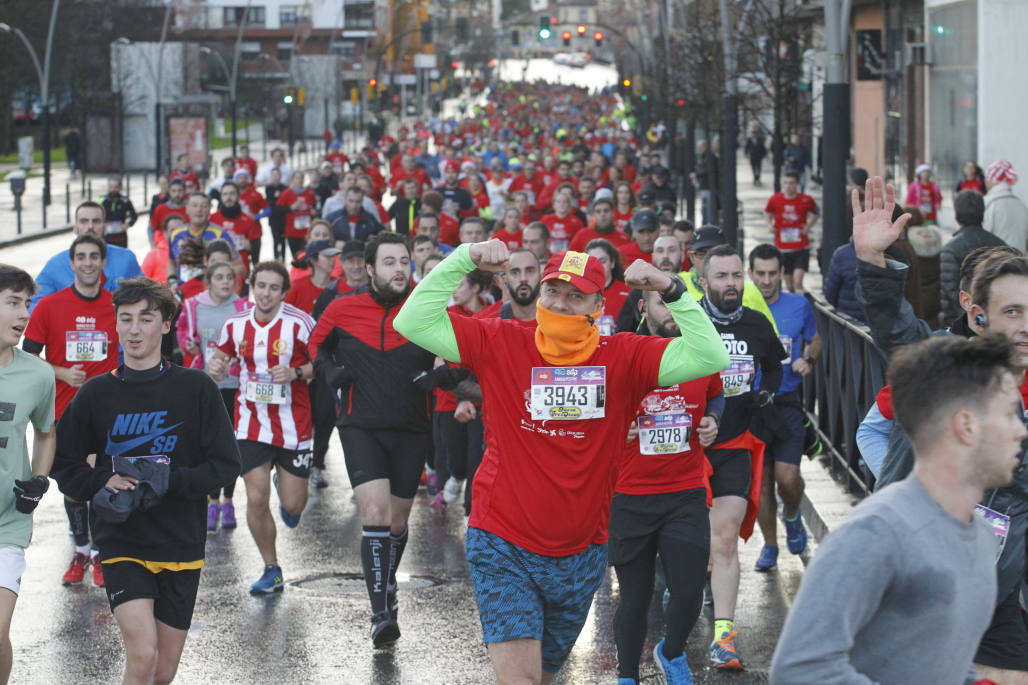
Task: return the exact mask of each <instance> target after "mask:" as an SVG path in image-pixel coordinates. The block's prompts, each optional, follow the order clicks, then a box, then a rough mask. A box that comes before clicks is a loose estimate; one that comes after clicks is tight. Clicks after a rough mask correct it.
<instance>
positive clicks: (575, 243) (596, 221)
mask: <svg viewBox="0 0 1028 685" xmlns="http://www.w3.org/2000/svg"><path fill="white" fill-rule="evenodd" d="M597 238H602V239H603V240H606V241H607V242H609V243H610V244H611V245H613V246H614V247H616V248H618V249H620V248H621V247H622V246H624V245H629V244H631V242H632V239H631V238H630V237H629V235H628V234H627V233H624V232H623V231H619V230H617V228H616V227H615V226H614V201H613V200H611V199H610V198H607V197H601V198H600V199H598V200H596V201H595V202H593V224H592V226H590V227H587V228H584V229H582V230H581V231H579V232H578V233H576V234H575V237H574V239H572V241H571V247H569V248H568V249H571V250H579V251H580V250H582V249H583V248H585V246H586V244H588V243H590V242H592V241H593V240H596V239H597Z"/></svg>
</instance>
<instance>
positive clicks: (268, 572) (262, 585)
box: [250, 564, 285, 595]
mask: <svg viewBox="0 0 1028 685" xmlns="http://www.w3.org/2000/svg"><path fill="white" fill-rule="evenodd" d="M284 585H285V581H284V580H282V568H281V567H279V566H276V565H275V564H268V565H267V566H265V567H264V574H263V575H261V577H260V578H259V579H258V580H257V582H256V583H254V584H253V585H251V586H250V594H251V595H266V594H271V593H272V592H282V588H283V586H284Z"/></svg>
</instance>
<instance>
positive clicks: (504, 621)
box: [464, 528, 607, 673]
mask: <svg viewBox="0 0 1028 685" xmlns="http://www.w3.org/2000/svg"><path fill="white" fill-rule="evenodd" d="M464 547H465V552H466V554H467V558H468V566H469V567H470V568H471V580H472V582H473V583H474V585H475V602H476V603H477V604H478V616H479V618H480V619H481V621H482V633H483V636H484V637H483V639H484V640H485V642H486V644H488V643H490V642H507V641H508V640H519V639H531V640H540V641H541V642H542V654H543V670H544V671H546V672H547V673H556V672H557V671H558V670H560V667H561V665H563V663H564V660H565V659H567V657H568V654H570V653H571V648H572V647H574V646H575V640H577V639H578V634H579V633H580V632H582V626H583V625H584V624H585V619H586V616H588V614H589V607H590V606H592V602H593V593H595V592H596V589H597V588H598V587H599V586H600V583H601V582H602V581H603V576H604V573H605V572H606V566H607V547H606V545H589V547H588V548H587V549H585V550H583V551H581V552H579V553H578V554H572V555H570V556H566V557H548V556H544V555H542V554H535V553H534V552H529V551H528V550H526V549H523V548H521V547H518V546H517V545H514V544H512V543H510V542H507V541H506V540H504V539H503V538H501V537H499V536H498V535H494V534H492V533H489V532H487V531H484V530H482V529H480V528H468V532H467V537H466V538H465V543H464Z"/></svg>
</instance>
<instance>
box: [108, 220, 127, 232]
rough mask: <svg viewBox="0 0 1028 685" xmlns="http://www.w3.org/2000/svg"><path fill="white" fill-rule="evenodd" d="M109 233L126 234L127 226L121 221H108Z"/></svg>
mask: <svg viewBox="0 0 1028 685" xmlns="http://www.w3.org/2000/svg"><path fill="white" fill-rule="evenodd" d="M107 232H108V233H124V232H125V224H124V223H122V222H120V221H108V222H107Z"/></svg>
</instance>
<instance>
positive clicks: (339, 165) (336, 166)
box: [332, 162, 343, 175]
mask: <svg viewBox="0 0 1028 685" xmlns="http://www.w3.org/2000/svg"><path fill="white" fill-rule="evenodd" d="M332 171H334V172H335V173H337V174H339V175H342V173H343V165H342V162H336V163H335V164H333V165H332Z"/></svg>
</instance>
